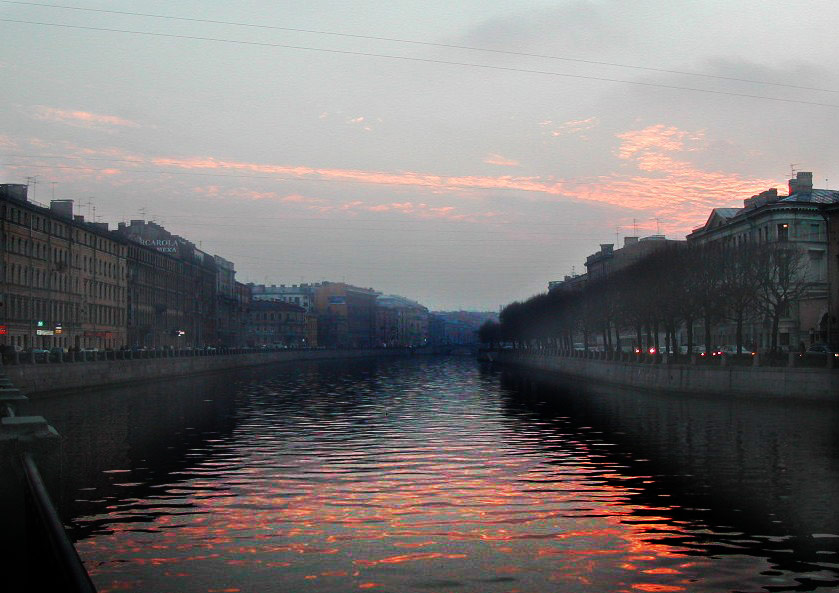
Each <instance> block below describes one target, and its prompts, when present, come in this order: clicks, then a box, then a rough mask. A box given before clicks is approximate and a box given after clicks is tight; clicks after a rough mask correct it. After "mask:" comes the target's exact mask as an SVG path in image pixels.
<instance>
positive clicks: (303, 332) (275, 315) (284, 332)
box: [247, 301, 309, 348]
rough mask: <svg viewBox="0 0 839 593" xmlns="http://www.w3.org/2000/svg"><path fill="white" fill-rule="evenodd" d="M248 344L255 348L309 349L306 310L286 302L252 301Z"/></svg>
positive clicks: (249, 314)
mask: <svg viewBox="0 0 839 593" xmlns="http://www.w3.org/2000/svg"><path fill="white" fill-rule="evenodd" d="M247 336H248V337H247V342H248V345H249V346H252V347H256V348H259V347H262V346H279V347H286V348H300V347H305V346H308V345H309V344H308V342H307V327H306V310H305V309H303V307H298V306H297V305H293V304H291V303H286V302H283V301H253V302H252V303H251V305H250V308H249V310H248V322H247Z"/></svg>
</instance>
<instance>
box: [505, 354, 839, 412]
mask: <svg viewBox="0 0 839 593" xmlns="http://www.w3.org/2000/svg"><path fill="white" fill-rule="evenodd" d="M490 358H491V359H492V361H493V362H497V363H500V364H504V365H513V366H519V367H525V368H532V369H538V370H541V371H548V372H551V373H556V374H559V375H563V376H566V377H569V378H574V379H582V380H586V381H594V382H599V383H606V384H610V385H619V386H623V387H629V388H635V389H641V390H650V391H660V392H672V393H696V394H716V395H720V396H725V397H736V396H753V397H772V398H790V399H806V400H821V401H839V369H838V368H835V365H833V366H829V367H824V368H805V367H797V366H792V365H788V366H759V365H749V366H741V365H726V364H674V363H668V362H665V360H666V359H663V358H662V357H661V356H658V357H653V358H652V359H650V360H649V361H646V362H640V361H639V360H645V359H643V358H642V359H635V360H627V358H629V357H628V356H627V355H625V354H624V355H623V356H622V357H621V359H615V358H614V356H612V358H611V359H610V358H609V355H608V354H607V353H593V352H582V353H579V352H577V353H572V354H570V355H568V354H563V353H561V352H557V351H554V350H501V351H497V352H492V353H490ZM632 358H635V357H632Z"/></svg>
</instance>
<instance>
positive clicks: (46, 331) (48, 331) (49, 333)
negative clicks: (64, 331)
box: [35, 329, 55, 336]
mask: <svg viewBox="0 0 839 593" xmlns="http://www.w3.org/2000/svg"><path fill="white" fill-rule="evenodd" d="M35 335H36V336H54V335H55V332H54V331H52V330H51V329H36V330H35Z"/></svg>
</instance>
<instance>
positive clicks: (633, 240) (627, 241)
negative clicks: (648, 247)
mask: <svg viewBox="0 0 839 593" xmlns="http://www.w3.org/2000/svg"><path fill="white" fill-rule="evenodd" d="M637 242H638V237H624V238H623V246H624V247H628V246H629V245H635V244H636V243H637Z"/></svg>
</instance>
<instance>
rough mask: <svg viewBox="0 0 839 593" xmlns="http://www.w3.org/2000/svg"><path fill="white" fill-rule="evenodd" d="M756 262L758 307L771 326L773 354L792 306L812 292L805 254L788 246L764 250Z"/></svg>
mask: <svg viewBox="0 0 839 593" xmlns="http://www.w3.org/2000/svg"><path fill="white" fill-rule="evenodd" d="M761 247H762V249H760V251H759V252H758V255H757V257H756V258H755V260H756V268H757V270H756V274H757V276H758V278H759V284H758V291H757V304H758V306H759V307H760V308H761V309H762V310H763V312H764V313H765V314H766V315H767V317H768V318H769V319H770V320H771V322H772V334H771V339H772V344H771V348H772V351H773V352H774V351H776V350H777V349H778V326H779V325H780V321H781V317H783V316H784V315H786V314H788V313H789V310H790V305H792V303H793V302H795V301H797V300H799V299H800V298H801V297H803V296H804V295H805V294H807V292H808V291H809V290H810V287H811V283H810V282H809V281H808V279H807V277H806V267H805V266H806V263H805V260H804V252H802V251H800V250H798V249H795V248H794V247H791V246H789V245H786V244H781V243H775V244H771V243H770V244H767V245H763V246H761Z"/></svg>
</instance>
